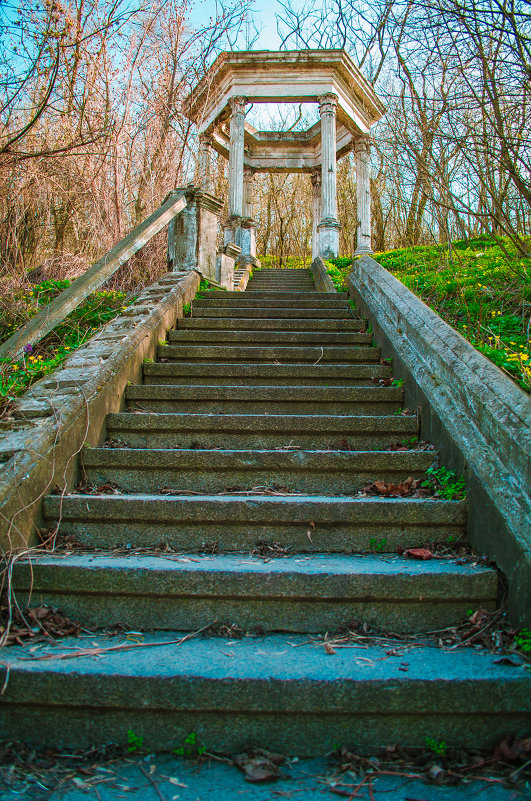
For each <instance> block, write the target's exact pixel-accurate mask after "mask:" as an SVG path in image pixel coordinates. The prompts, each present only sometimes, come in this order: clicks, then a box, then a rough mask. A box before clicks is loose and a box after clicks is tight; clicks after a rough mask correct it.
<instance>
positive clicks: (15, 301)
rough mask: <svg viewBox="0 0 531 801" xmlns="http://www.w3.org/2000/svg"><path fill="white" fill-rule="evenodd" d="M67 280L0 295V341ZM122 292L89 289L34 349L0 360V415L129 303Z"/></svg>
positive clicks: (5, 413) (66, 283) (129, 300)
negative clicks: (17, 358) (83, 298)
mask: <svg viewBox="0 0 531 801" xmlns="http://www.w3.org/2000/svg"><path fill="white" fill-rule="evenodd" d="M69 284H70V281H44V283H42V284H38V285H36V286H33V287H31V288H30V289H27V290H21V291H19V292H16V293H15V294H14V295H13V296H11V297H9V298H8V297H1V298H0V308H1V312H2V314H1V318H0V342H5V341H6V339H9V337H10V336H11V335H12V334H13V333H14V331H15V330H16V329H17V328H18V327H19V326H21V325H24V323H25V322H27V321H28V320H29V319H31V317H33V316H34V315H35V314H36V313H37V312H38V311H39V310H40V309H42V307H43V306H46V304H48V303H50V301H52V300H53V299H54V298H55V297H57V295H58V294H59V293H60V292H61V290H63V289H66V287H67V286H69ZM132 300H133V298H131V297H130V296H126V294H125V293H124V292H117V291H116V290H107V291H100V292H93V293H92V295H89V297H88V298H87V299H86V300H85V302H84V303H83V304H81V306H79V307H78V308H77V309H76V310H75V311H73V312H72V313H71V314H70V315H69V316H68V317H67V318H66V320H64V321H63V322H62V323H61V324H60V325H58V326H57V328H55V329H54V330H53V331H51V332H50V333H49V334H47V335H46V336H45V337H44V339H42V340H41V341H40V342H39V343H38V345H36V346H35V348H29V347H28V348H27V352H26V353H25V354H24V356H23V358H22V359H19V360H18V361H15V362H12V361H11V360H10V359H2V360H0V418H2V417H3V416H5V415H7V414H9V409H10V408H11V405H12V401H13V400H14V399H15V398H17V397H19V396H20V395H22V394H23V393H24V392H25V391H26V390H27V389H28V387H30V386H31V385H32V384H34V383H35V381H38V380H39V378H42V377H43V376H44V375H46V374H47V373H51V372H52V370H54V369H55V368H56V367H57V366H58V365H59V364H60V363H61V362H62V361H63V360H64V359H66V357H67V356H69V355H70V353H72V351H74V350H76V348H79V347H80V346H81V345H83V344H84V343H85V342H86V341H87V340H88V339H90V337H92V336H93V335H94V334H95V333H96V331H98V330H99V329H100V328H101V327H102V326H103V325H105V323H107V322H109V320H112V319H113V318H114V317H116V316H117V315H118V314H119V313H120V311H121V310H122V309H123V308H125V307H126V306H128V305H129V304H130V303H131V302H132Z"/></svg>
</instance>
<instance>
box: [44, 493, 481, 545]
mask: <svg viewBox="0 0 531 801" xmlns="http://www.w3.org/2000/svg"><path fill="white" fill-rule="evenodd" d="M273 491H274V490H271V492H273ZM465 510H466V506H465V503H464V502H460V501H439V500H427V499H407V498H364V497H359V498H349V497H339V498H338V497H331V496H326V495H285V494H284V495H280V494H279V495H259V494H247V495H227V494H225V495H119V494H116V495H76V494H73V495H68V496H65V497H63V498H61V497H59V496H55V495H49V496H47V497H46V498H45V499H44V514H45V517H46V519H47V520H49V521H57V520H59V518H60V529H59V530H60V531H61V532H62V533H63V534H70V535H73V536H75V537H76V538H77V539H78V540H79V541H80V542H81V543H82V544H83V545H84V546H87V547H89V548H114V547H117V546H122V545H124V546H125V545H130V546H131V547H132V548H145V547H148V548H149V547H154V546H155V547H156V546H158V545H159V544H161V543H164V544H166V543H167V544H169V545H171V546H172V547H174V548H178V549H182V550H193V551H198V550H201V549H202V548H204V547H206V544H212V543H215V544H216V546H217V547H219V549H220V550H222V551H242V550H251V549H252V548H254V547H255V546H256V545H257V544H258V543H259V542H261V541H263V540H265V541H267V542H269V543H278V544H279V545H280V546H282V547H283V548H289V549H291V550H293V551H295V552H297V553H310V552H316V551H317V552H323V551H328V552H331V553H342V552H347V553H349V552H360V553H365V552H369V551H371V550H374V549H375V548H376V547H380V548H381V549H383V548H385V549H386V550H387V551H396V550H397V548H413V547H421V546H423V545H425V544H426V543H427V542H429V541H446V540H448V538H449V537H451V538H452V540H453V541H454V540H456V539H457V540H460V539H462V538H463V535H464V524H465V515H466V511H465ZM312 522H313V523H314V526H312V525H311V523H312ZM308 532H309V535H308Z"/></svg>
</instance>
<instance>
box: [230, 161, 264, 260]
mask: <svg viewBox="0 0 531 801" xmlns="http://www.w3.org/2000/svg"><path fill="white" fill-rule="evenodd" d="M253 183H254V170H253V169H252V168H251V167H244V168H243V218H242V221H241V226H240V228H239V230H238V232H237V235H236V239H235V241H236V244H237V245H239V246H240V247H241V254H240V256H239V258H238V263H239V264H249V263H251V264H253V265H254V266H259V264H260V262H259V261H258V259H257V258H256V223H255V221H254V219H253Z"/></svg>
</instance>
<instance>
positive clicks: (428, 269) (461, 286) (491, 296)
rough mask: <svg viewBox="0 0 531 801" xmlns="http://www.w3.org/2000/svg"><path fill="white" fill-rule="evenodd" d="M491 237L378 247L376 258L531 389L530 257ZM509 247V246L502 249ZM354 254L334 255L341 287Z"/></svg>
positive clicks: (332, 270) (333, 271)
mask: <svg viewBox="0 0 531 801" xmlns="http://www.w3.org/2000/svg"><path fill="white" fill-rule="evenodd" d="M501 244H502V248H503V249H502V248H501V247H500V246H499V245H498V244H497V243H496V242H494V241H493V240H491V239H489V238H487V237H479V238H477V239H471V240H467V241H466V240H463V241H459V242H454V243H453V244H452V249H451V251H450V250H449V248H447V247H443V246H423V245H420V246H418V247H411V248H404V249H400V250H390V251H387V252H385V253H375V254H374V258H375V259H376V261H378V262H379V263H380V264H381V265H382V266H383V267H385V268H386V269H387V270H389V271H390V272H391V273H393V275H394V276H395V277H396V278H398V280H399V281H401V282H402V283H403V284H405V286H407V287H408V288H409V289H411V291H412V292H414V293H415V294H416V295H418V296H419V297H420V298H422V300H423V301H424V302H425V303H426V304H427V305H428V306H430V308H432V309H433V310H434V311H436V312H437V313H438V314H440V315H441V317H442V318H443V319H444V320H446V322H447V323H449V324H450V325H451V326H453V328H455V329H456V330H457V331H458V332H459V333H460V334H462V336H464V337H465V338H466V339H467V340H468V341H469V342H470V343H471V344H472V345H474V347H476V348H477V349H478V350H479V351H481V353H483V354H484V355H485V356H487V357H488V358H489V359H490V360H491V361H493V362H494V364H496V365H498V367H500V368H501V369H502V370H504V372H506V373H507V374H508V375H510V376H511V378H513V379H514V380H515V381H517V383H518V384H519V385H520V386H521V387H522V388H523V389H525V390H527V391H528V392H530V391H531V347H530V342H529V332H530V329H531V258H522V257H520V256H519V255H518V254H516V253H515V251H514V249H513V248H512V246H511V245H510V244H509V243H507V242H505V241H503V242H502V243H501ZM504 250H505V252H504ZM351 264H352V260H351V259H344V258H343V259H334V260H333V261H332V264H331V266H330V270H329V272H330V274H331V276H332V279H333V280H334V283H336V286H337V287H338V288H340V286H341V284H342V282H343V280H344V278H345V277H346V275H348V273H349V271H350V265H351Z"/></svg>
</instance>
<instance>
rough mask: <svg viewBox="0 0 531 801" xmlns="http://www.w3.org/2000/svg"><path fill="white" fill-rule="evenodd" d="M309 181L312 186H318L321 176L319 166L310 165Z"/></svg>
mask: <svg viewBox="0 0 531 801" xmlns="http://www.w3.org/2000/svg"><path fill="white" fill-rule="evenodd" d="M310 177H311V182H312V186H318V185H319V184H320V183H321V180H322V176H321V168H320V167H312V172H311V175H310Z"/></svg>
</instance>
